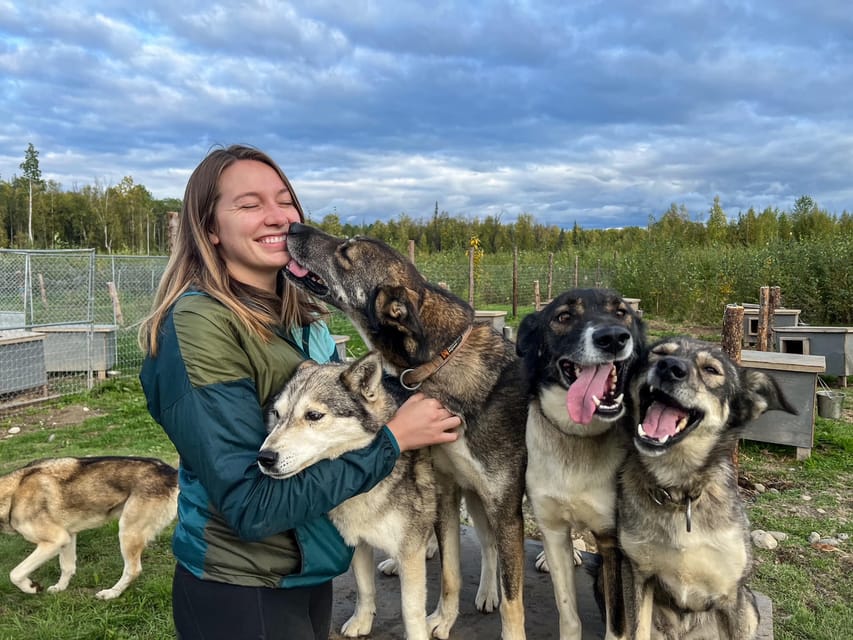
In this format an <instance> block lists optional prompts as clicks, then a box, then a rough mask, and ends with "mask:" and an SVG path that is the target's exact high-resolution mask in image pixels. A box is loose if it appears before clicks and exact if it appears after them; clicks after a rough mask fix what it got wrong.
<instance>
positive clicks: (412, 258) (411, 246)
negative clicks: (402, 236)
mask: <svg viewBox="0 0 853 640" xmlns="http://www.w3.org/2000/svg"><path fill="white" fill-rule="evenodd" d="M409 262H411V263H412V264H415V241H414V240H409Z"/></svg>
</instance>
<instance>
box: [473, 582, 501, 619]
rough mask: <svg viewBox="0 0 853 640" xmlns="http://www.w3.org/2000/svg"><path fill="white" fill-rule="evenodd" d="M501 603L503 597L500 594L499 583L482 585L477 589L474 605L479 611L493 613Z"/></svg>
mask: <svg viewBox="0 0 853 640" xmlns="http://www.w3.org/2000/svg"><path fill="white" fill-rule="evenodd" d="M500 603H501V598H500V596H499V595H498V586H497V584H494V583H492V584H489V585H485V586H484V585H480V588H479V589H478V590H477V597H476V598H475V599H474V605H475V606H476V607H477V611H482V612H483V613H491V612H492V611H495V610H496V609H497V608H498V606H499V605H500Z"/></svg>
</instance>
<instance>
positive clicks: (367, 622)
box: [341, 542, 376, 638]
mask: <svg viewBox="0 0 853 640" xmlns="http://www.w3.org/2000/svg"><path fill="white" fill-rule="evenodd" d="M350 566H351V567H352V573H353V576H354V577H355V585H356V589H357V595H356V599H355V611H354V612H353V614H352V616H351V617H350V619H349V620H347V621H346V622H344V625H343V626H342V627H341V634H343V635H345V636H347V637H348V638H355V637H357V636H366V635H369V634H370V630H371V629H372V628H373V617H374V616H375V615H376V583H375V582H374V579H373V548H372V547H371V546H370V545H369V544H367V543H366V542H359V543H358V546H357V547H356V548H355V553H354V554H353V557H352V565H350Z"/></svg>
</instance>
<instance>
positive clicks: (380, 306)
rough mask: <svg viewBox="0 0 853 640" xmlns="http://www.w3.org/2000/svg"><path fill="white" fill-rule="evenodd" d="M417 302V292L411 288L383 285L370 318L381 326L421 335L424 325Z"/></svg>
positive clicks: (373, 305)
mask: <svg viewBox="0 0 853 640" xmlns="http://www.w3.org/2000/svg"><path fill="white" fill-rule="evenodd" d="M416 302H417V293H416V292H414V291H412V290H411V289H408V288H406V287H398V286H390V285H383V286H381V287H379V288H378V289H377V291H376V295H375V297H374V300H373V304H372V305H371V307H370V311H371V312H372V314H371V317H370V320H371V322H376V323H378V324H379V325H380V326H383V325H384V326H391V327H394V328H396V329H397V330H398V331H400V332H401V333H404V334H406V335H410V336H417V337H420V336H422V335H423V326H422V325H421V319H420V315H419V314H418V312H417V306H416Z"/></svg>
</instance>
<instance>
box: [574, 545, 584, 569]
mask: <svg viewBox="0 0 853 640" xmlns="http://www.w3.org/2000/svg"><path fill="white" fill-rule="evenodd" d="M572 560H573V561H574V563H575V566H576V567H579V566H581V565H582V564H583V556H582V555H581V552H580V551H579V550H577V549H572Z"/></svg>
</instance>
